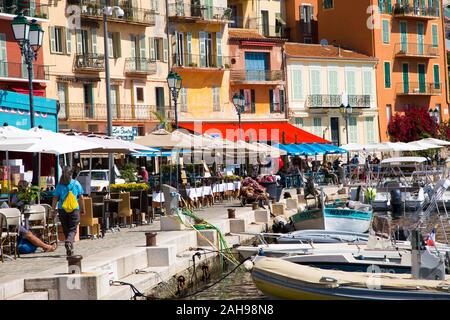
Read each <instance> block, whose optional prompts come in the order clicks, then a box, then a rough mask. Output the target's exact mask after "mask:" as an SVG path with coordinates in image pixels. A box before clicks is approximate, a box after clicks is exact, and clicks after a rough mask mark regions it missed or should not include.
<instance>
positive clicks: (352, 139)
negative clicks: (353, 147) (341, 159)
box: [348, 117, 358, 143]
mask: <svg viewBox="0 0 450 320" xmlns="http://www.w3.org/2000/svg"><path fill="white" fill-rule="evenodd" d="M348 140H349V141H348V143H357V142H358V123H357V119H356V117H349V118H348Z"/></svg>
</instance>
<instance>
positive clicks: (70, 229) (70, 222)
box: [52, 166, 85, 256]
mask: <svg viewBox="0 0 450 320" xmlns="http://www.w3.org/2000/svg"><path fill="white" fill-rule="evenodd" d="M70 192H71V193H72V194H73V198H74V199H75V201H76V203H74V204H73V206H71V207H74V208H75V209H74V210H73V211H71V212H67V211H66V210H65V209H63V207H66V208H67V206H66V205H63V204H64V203H65V201H66V200H70V199H73V198H72V195H70ZM68 196H70V197H71V198H68ZM52 208H53V210H56V209H58V214H59V221H60V222H61V227H62V229H63V233H64V236H65V237H66V240H65V243H64V245H65V247H66V253H67V256H71V255H73V242H74V240H75V236H76V234H77V228H78V224H79V223H80V214H81V215H83V214H84V213H85V211H84V201H83V187H82V186H81V184H80V183H79V182H78V181H77V180H74V179H72V169H71V168H70V167H68V166H67V167H64V168H63V172H62V175H61V179H60V180H59V183H58V184H57V186H56V189H55V196H54V197H53V205H52Z"/></svg>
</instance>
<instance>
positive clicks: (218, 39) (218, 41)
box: [216, 32, 222, 68]
mask: <svg viewBox="0 0 450 320" xmlns="http://www.w3.org/2000/svg"><path fill="white" fill-rule="evenodd" d="M216 56H217V63H216V65H217V67H219V68H221V67H222V32H216Z"/></svg>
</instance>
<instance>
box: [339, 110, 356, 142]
mask: <svg viewBox="0 0 450 320" xmlns="http://www.w3.org/2000/svg"><path fill="white" fill-rule="evenodd" d="M339 111H340V112H341V114H342V115H343V116H344V118H345V135H346V141H347V144H348V143H349V141H348V118H349V117H350V115H351V114H352V111H353V110H352V107H351V106H350V105H347V106H345V105H344V104H341V106H340V107H339Z"/></svg>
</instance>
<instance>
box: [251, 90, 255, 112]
mask: <svg viewBox="0 0 450 320" xmlns="http://www.w3.org/2000/svg"><path fill="white" fill-rule="evenodd" d="M251 96H252V99H251V101H252V113H256V103H255V102H256V96H255V90H254V89H252V90H251Z"/></svg>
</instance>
